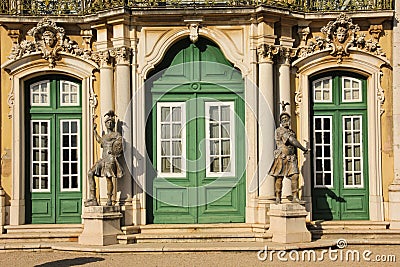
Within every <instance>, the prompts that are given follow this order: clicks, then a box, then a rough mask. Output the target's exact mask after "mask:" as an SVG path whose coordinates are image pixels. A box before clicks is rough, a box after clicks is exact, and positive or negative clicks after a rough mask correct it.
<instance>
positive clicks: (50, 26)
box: [8, 17, 91, 68]
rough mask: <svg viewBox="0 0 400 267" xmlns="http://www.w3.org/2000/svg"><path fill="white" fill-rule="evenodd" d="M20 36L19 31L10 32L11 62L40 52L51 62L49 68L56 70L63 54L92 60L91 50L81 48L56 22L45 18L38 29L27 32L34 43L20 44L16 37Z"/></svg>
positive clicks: (34, 28)
mask: <svg viewBox="0 0 400 267" xmlns="http://www.w3.org/2000/svg"><path fill="white" fill-rule="evenodd" d="M18 34H19V31H18V33H17V31H11V32H9V35H10V37H11V38H12V39H13V47H12V50H11V53H10V55H9V56H8V58H9V59H10V60H17V59H20V58H22V57H24V56H26V55H29V54H32V53H36V52H39V53H41V55H42V58H43V59H45V60H47V61H48V62H49V67H50V68H54V67H55V65H56V61H59V60H61V52H65V53H69V54H71V55H75V56H80V57H83V58H85V59H90V55H91V50H90V49H82V48H80V47H79V46H78V44H77V43H76V42H75V41H73V40H70V38H69V37H68V36H66V35H65V30H64V28H62V27H58V26H57V25H56V23H55V22H53V21H51V20H49V19H48V18H47V17H44V18H43V19H42V20H41V21H39V22H38V24H37V26H36V27H33V28H32V29H30V30H29V31H28V32H27V35H28V36H31V37H33V38H34V40H33V41H28V40H22V41H21V42H19V39H20V37H18V38H17V37H16V35H18Z"/></svg>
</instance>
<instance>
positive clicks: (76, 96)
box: [70, 94, 78, 104]
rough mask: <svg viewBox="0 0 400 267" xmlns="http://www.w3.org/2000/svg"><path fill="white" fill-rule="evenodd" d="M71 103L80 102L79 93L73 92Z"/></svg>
mask: <svg viewBox="0 0 400 267" xmlns="http://www.w3.org/2000/svg"><path fill="white" fill-rule="evenodd" d="M70 100H71V103H72V104H78V95H77V94H71V99H70Z"/></svg>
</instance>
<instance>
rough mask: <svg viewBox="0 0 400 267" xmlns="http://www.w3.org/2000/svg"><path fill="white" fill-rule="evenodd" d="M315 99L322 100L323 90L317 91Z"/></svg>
mask: <svg viewBox="0 0 400 267" xmlns="http://www.w3.org/2000/svg"><path fill="white" fill-rule="evenodd" d="M314 100H322V92H321V91H319V90H318V91H315V98H314Z"/></svg>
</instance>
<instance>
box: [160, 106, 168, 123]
mask: <svg viewBox="0 0 400 267" xmlns="http://www.w3.org/2000/svg"><path fill="white" fill-rule="evenodd" d="M169 114H170V108H169V107H162V108H161V121H162V122H168V121H170V115H169Z"/></svg>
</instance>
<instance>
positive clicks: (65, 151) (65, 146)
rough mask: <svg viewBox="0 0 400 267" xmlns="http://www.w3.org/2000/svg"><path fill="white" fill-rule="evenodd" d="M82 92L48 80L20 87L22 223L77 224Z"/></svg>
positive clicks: (63, 79)
mask: <svg viewBox="0 0 400 267" xmlns="http://www.w3.org/2000/svg"><path fill="white" fill-rule="evenodd" d="M81 95H82V88H81V83H80V81H79V80H77V79H73V78H70V77H67V76H62V75H47V76H40V77H38V78H35V79H31V80H29V81H27V82H26V83H25V100H26V101H25V103H26V116H25V118H26V124H25V125H26V126H27V128H26V132H25V136H26V137H25V151H26V162H25V164H26V166H25V170H26V178H25V179H26V180H25V192H26V194H25V204H26V210H25V212H26V223H50V224H53V223H80V222H81V213H82V178H81V173H82V169H81V168H82V164H81V161H82V160H81V158H82V155H81V147H82V137H81V129H82V96H81Z"/></svg>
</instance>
